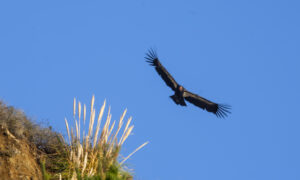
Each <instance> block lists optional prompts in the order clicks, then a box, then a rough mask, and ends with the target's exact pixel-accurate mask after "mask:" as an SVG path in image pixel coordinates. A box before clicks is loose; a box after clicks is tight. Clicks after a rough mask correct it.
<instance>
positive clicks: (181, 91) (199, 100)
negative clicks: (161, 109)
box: [145, 49, 230, 118]
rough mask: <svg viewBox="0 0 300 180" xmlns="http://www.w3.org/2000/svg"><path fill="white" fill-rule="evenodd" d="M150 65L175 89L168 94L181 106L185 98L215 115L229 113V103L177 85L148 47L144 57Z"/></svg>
mask: <svg viewBox="0 0 300 180" xmlns="http://www.w3.org/2000/svg"><path fill="white" fill-rule="evenodd" d="M145 58H146V59H147V60H146V61H147V62H148V63H150V65H152V66H154V67H155V70H156V71H157V72H158V74H159V75H160V76H161V78H162V79H163V80H164V81H165V83H166V84H167V85H168V86H169V87H170V88H171V89H172V90H173V91H175V94H174V95H172V96H170V98H171V99H173V101H174V102H175V103H176V104H177V105H181V106H186V103H185V100H187V101H189V102H190V103H192V104H194V105H195V106H198V107H200V108H202V109H204V110H206V111H208V112H212V113H214V114H215V115H216V116H217V117H222V118H224V117H226V116H227V114H228V113H230V111H229V109H230V106H229V105H224V104H217V103H214V102H211V101H209V100H207V99H205V98H203V97H201V96H199V95H197V94H194V93H191V92H189V91H187V90H186V89H185V88H184V87H183V86H181V85H179V84H178V83H177V82H176V81H175V79H174V78H173V77H172V76H171V74H170V73H169V72H168V71H167V70H166V69H165V68H164V67H163V66H162V64H161V63H160V61H159V60H158V56H157V54H156V52H155V51H154V50H153V49H150V50H149V52H148V53H146V57H145Z"/></svg>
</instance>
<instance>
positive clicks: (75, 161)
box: [65, 96, 148, 179]
mask: <svg viewBox="0 0 300 180" xmlns="http://www.w3.org/2000/svg"><path fill="white" fill-rule="evenodd" d="M94 102H95V97H94V96H93V97H92V100H91V107H90V118H89V124H88V127H85V125H86V124H85V121H86V105H85V104H84V105H83V124H82V123H81V118H82V117H81V111H82V104H81V102H78V103H77V102H76V99H75V98H74V105H73V118H74V121H75V122H74V123H75V132H74V130H73V128H71V129H70V127H69V124H68V121H67V119H65V123H66V128H67V133H68V141H69V144H70V146H68V147H67V149H68V155H69V164H70V167H69V169H70V172H69V174H70V176H71V179H77V178H78V177H79V179H80V177H87V178H89V177H95V176H97V177H99V178H100V179H106V176H107V172H108V171H109V170H110V169H111V167H112V166H117V167H121V165H122V164H123V163H124V162H125V161H126V160H127V159H128V158H129V157H131V156H132V155H133V154H134V153H135V152H136V151H138V150H139V149H141V148H142V147H144V146H145V145H146V144H148V142H146V143H144V144H142V145H141V146H139V147H138V148H137V149H136V150H134V151H133V152H132V153H131V154H129V155H128V156H127V157H126V158H124V159H123V160H122V161H121V162H120V163H119V162H118V161H117V159H118V157H119V152H120V149H121V147H122V145H123V144H124V142H125V141H126V139H127V138H128V137H129V135H130V134H131V132H132V130H133V127H134V126H133V125H131V121H132V118H131V117H129V118H128V120H127V122H126V125H125V127H124V128H123V124H124V117H125V115H126V111H127V110H126V109H125V111H124V112H123V114H122V116H121V117H120V119H119V122H117V124H116V121H113V122H112V120H111V114H110V108H109V109H108V113H107V116H106V120H105V122H104V125H103V127H102V128H101V124H103V123H101V121H102V117H103V114H104V110H105V106H106V101H104V103H103V105H102V107H101V108H100V110H99V113H98V118H96V109H95V107H94ZM86 128H88V129H87V132H85V130H86ZM122 128H123V130H121V129H122ZM118 137H120V138H118ZM118 176H120V177H121V176H122V174H119V175H118ZM125 179H126V178H125Z"/></svg>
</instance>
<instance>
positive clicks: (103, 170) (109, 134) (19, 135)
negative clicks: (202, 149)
mask: <svg viewBox="0 0 300 180" xmlns="http://www.w3.org/2000/svg"><path fill="white" fill-rule="evenodd" d="M91 104H92V105H91V112H92V113H91V117H90V118H89V119H90V122H89V126H88V134H86V135H84V131H83V134H82V135H80V132H81V131H80V127H81V124H80V118H81V103H80V102H78V106H77V103H76V100H75V99H74V114H73V116H74V120H75V121H76V134H74V132H73V130H72V129H73V128H72V127H70V130H69V125H68V122H67V120H66V119H65V123H66V128H67V133H68V142H66V141H65V139H64V138H63V137H62V135H61V134H59V133H57V132H54V131H53V130H52V128H51V127H42V126H41V125H38V124H36V123H34V122H33V121H32V120H30V119H29V118H28V117H27V116H26V115H25V114H24V113H23V112H22V111H20V110H16V109H15V108H13V107H11V106H6V105H5V104H4V103H3V102H1V101H0V179H1V180H2V179H5V180H10V179H12V180H18V179H22V180H24V179H25V180H27V179H28V180H39V179H44V180H50V179H71V180H76V179H82V180H92V179H93V180H132V179H133V176H132V175H131V173H132V172H128V171H126V170H124V167H125V165H124V164H123V163H124V162H125V161H126V160H127V159H128V158H129V157H130V156H131V155H132V154H134V153H135V152H136V151H138V150H139V149H140V148H142V147H143V146H145V145H146V144H147V143H148V142H146V143H144V144H142V145H141V146H140V147H138V148H137V149H136V150H135V151H133V153H131V154H130V155H128V156H127V157H126V158H123V160H121V162H119V160H120V158H119V153H120V150H121V147H122V145H123V143H124V142H125V140H126V139H127V138H128V136H129V135H130V134H131V132H132V129H133V125H131V124H130V123H131V120H132V118H131V117H130V118H128V120H127V123H126V125H125V127H123V124H124V121H123V119H124V116H125V114H126V110H125V111H124V113H123V114H122V116H121V118H120V120H119V123H118V125H117V123H115V121H114V122H113V123H111V114H110V113H108V116H107V120H106V122H103V123H104V125H103V127H102V129H100V124H101V123H100V122H101V118H102V115H103V112H104V109H105V102H104V104H103V106H102V107H101V111H100V113H99V117H98V118H97V119H98V122H97V123H94V121H95V117H96V116H95V108H94V107H93V104H94V97H93V98H92V103H91ZM77 107H78V110H77V112H78V113H79V114H78V119H76V118H75V115H76V114H75V112H76V109H75V108H77ZM85 108H86V105H85V104H84V108H83V111H84V113H83V117H82V120H83V121H85V119H86V117H85V116H86V109H85ZM108 112H109V111H108ZM115 124H116V126H115ZM83 125H84V124H83ZM86 125H88V124H87V123H86ZM94 125H95V127H94ZM114 127H115V128H114ZM82 128H84V127H82ZM93 129H95V130H96V131H95V132H93ZM121 129H123V130H121ZM119 132H120V136H119V135H118V134H119ZM121 135H122V136H121ZM125 169H126V168H125Z"/></svg>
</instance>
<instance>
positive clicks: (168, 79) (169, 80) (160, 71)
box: [145, 49, 178, 91]
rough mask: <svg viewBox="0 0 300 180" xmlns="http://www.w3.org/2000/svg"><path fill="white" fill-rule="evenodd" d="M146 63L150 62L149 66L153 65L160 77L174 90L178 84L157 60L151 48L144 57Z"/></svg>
mask: <svg viewBox="0 0 300 180" xmlns="http://www.w3.org/2000/svg"><path fill="white" fill-rule="evenodd" d="M145 58H146V59H147V60H146V61H147V62H148V63H150V65H151V66H154V67H155V70H156V71H157V72H158V74H159V75H160V76H161V78H162V79H163V80H164V81H165V83H166V84H167V85H168V86H169V87H170V88H172V90H173V91H175V90H176V88H177V86H178V84H177V82H176V81H175V80H174V78H173V77H172V76H171V74H170V73H169V72H168V71H167V70H166V69H165V68H164V67H163V65H161V63H160V62H159V60H158V57H157V54H156V52H155V51H154V50H153V49H150V50H149V52H148V53H146V57H145Z"/></svg>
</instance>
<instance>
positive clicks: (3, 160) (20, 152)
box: [0, 126, 42, 180]
mask: <svg viewBox="0 0 300 180" xmlns="http://www.w3.org/2000/svg"><path fill="white" fill-rule="evenodd" d="M35 152H36V151H35V150H34V149H33V148H32V147H30V145H29V144H28V143H27V142H26V141H25V140H22V139H17V138H16V137H15V136H13V135H12V134H11V133H10V132H9V131H8V130H7V129H6V128H3V127H2V126H0V180H18V179H20V180H40V179H42V173H41V170H40V166H39V164H38V163H37V159H36V157H37V156H36V153H35Z"/></svg>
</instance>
